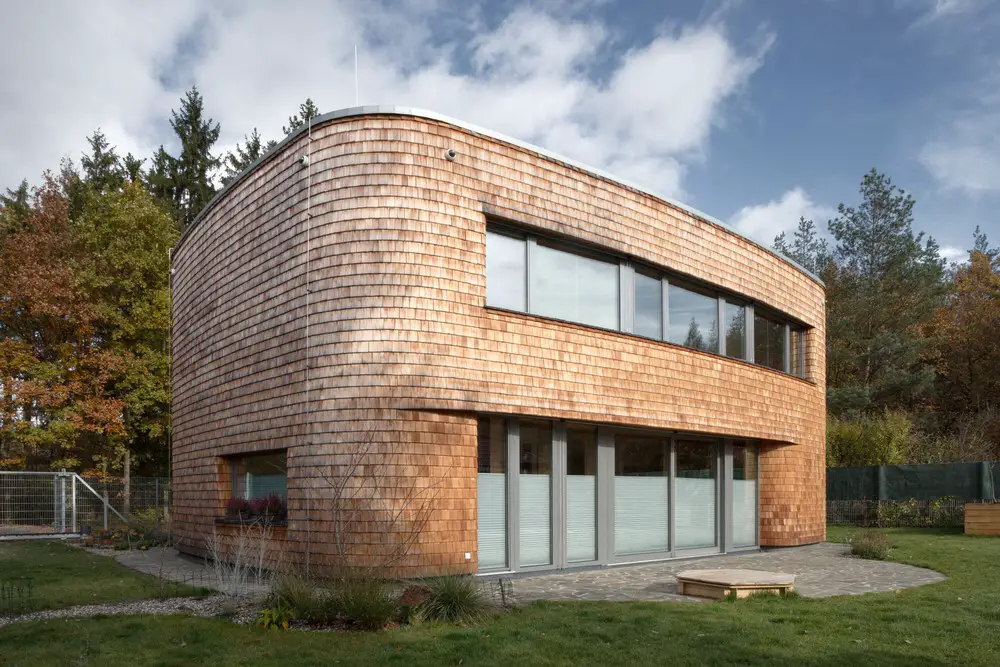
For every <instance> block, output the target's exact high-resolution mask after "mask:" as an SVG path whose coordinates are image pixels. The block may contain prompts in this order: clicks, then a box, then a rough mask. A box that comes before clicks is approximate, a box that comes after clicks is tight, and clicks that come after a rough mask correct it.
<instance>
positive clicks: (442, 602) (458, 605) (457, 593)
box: [418, 576, 493, 623]
mask: <svg viewBox="0 0 1000 667" xmlns="http://www.w3.org/2000/svg"><path fill="white" fill-rule="evenodd" d="M492 611H493V605H492V604H491V603H490V601H489V600H488V599H487V597H486V594H485V592H484V591H483V587H482V586H481V585H480V583H479V582H478V581H476V580H475V579H474V578H473V577H470V576H450V577H441V578H439V579H432V580H430V581H428V582H426V595H425V598H424V600H423V602H421V603H420V605H419V606H418V613H419V614H420V615H421V616H422V617H423V618H426V619H429V620H436V621H450V622H453V623H475V622H476V621H480V620H482V619H484V618H486V617H487V616H488V615H489V614H490V612H492Z"/></svg>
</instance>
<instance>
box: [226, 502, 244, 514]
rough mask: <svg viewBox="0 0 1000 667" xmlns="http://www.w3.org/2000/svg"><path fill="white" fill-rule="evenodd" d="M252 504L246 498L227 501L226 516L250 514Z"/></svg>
mask: <svg viewBox="0 0 1000 667" xmlns="http://www.w3.org/2000/svg"><path fill="white" fill-rule="evenodd" d="M249 513H250V503H249V501H247V500H246V499H245V498H230V499H228V500H227V501H226V514H249Z"/></svg>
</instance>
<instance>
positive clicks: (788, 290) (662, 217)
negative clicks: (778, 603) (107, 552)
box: [172, 107, 825, 576]
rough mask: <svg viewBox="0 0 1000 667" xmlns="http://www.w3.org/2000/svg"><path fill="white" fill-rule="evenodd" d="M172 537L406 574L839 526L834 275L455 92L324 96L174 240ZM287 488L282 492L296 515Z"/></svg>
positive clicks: (535, 563)
mask: <svg viewBox="0 0 1000 667" xmlns="http://www.w3.org/2000/svg"><path fill="white" fill-rule="evenodd" d="M172 280H173V339H172V346H173V359H174V361H173V364H174V365H173V386H174V404H173V410H174V412H173V446H172V454H173V475H174V482H173V483H174V505H175V519H174V521H175V527H176V528H175V532H176V541H177V545H178V547H179V548H180V549H181V550H182V551H185V552H189V553H196V554H197V553H203V552H204V549H205V540H206V539H207V537H208V536H209V535H211V534H212V532H213V531H220V530H221V531H232V530H236V529H237V528H238V527H234V526H233V525H232V524H233V521H232V520H227V519H225V516H224V515H225V511H226V510H225V508H226V504H227V500H228V499H230V498H233V497H242V498H246V499H248V500H250V499H253V498H255V497H258V496H262V495H270V494H274V495H277V496H280V497H282V498H284V499H287V519H286V520H280V521H277V522H275V523H276V526H275V528H274V530H275V535H276V536H277V539H279V540H280V542H281V544H282V548H283V549H284V557H285V559H286V560H287V561H289V562H295V563H300V564H302V563H309V564H310V565H311V566H312V567H317V568H324V567H338V566H351V565H363V564H370V563H372V562H384V563H385V564H387V565H391V566H392V569H393V570H394V571H395V572H397V573H399V574H402V575H407V576H429V575H436V574H442V573H455V572H470V573H472V572H481V573H483V572H503V571H529V570H536V569H539V570H541V569H559V568H568V567H574V566H581V565H598V564H613V563H626V562H641V561H650V560H657V559H666V558H677V557H684V556H691V555H702V554H711V553H720V552H734V551H738V550H743V549H757V548H760V547H778V546H792V545H801V544H807V543H812V542H817V541H821V540H823V539H824V537H825V508H824V494H825V468H824V463H825V461H824V458H825V449H824V448H825V444H824V443H825V391H824V387H825V377H824V374H825V359H824V354H825V344H824V328H825V301H824V299H825V295H824V287H823V285H822V283H821V282H820V281H819V279H817V278H816V277H815V276H813V275H811V274H810V273H808V272H807V271H805V270H804V269H802V268H801V267H799V266H797V265H796V264H795V263H794V262H792V261H790V260H788V259H787V258H785V257H783V256H780V255H778V254H776V253H774V252H773V251H771V250H769V249H767V248H765V247H763V246H761V245H760V244H758V243H756V242H754V241H752V240H749V239H747V238H745V237H744V236H742V235H740V234H739V233H738V232H736V231H734V230H733V229H731V228H729V227H728V226H726V225H725V224H724V223H721V222H719V221H718V220H715V219H713V218H710V217H708V216H706V215H704V214H702V213H699V212H697V211H695V210H693V209H691V208H689V207H687V206H684V205H682V204H679V203H677V202H673V201H671V200H668V199H664V198H662V197H658V196H655V195H653V194H650V193H649V192H646V191H645V190H643V189H641V188H639V187H636V186H633V185H629V184H627V183H624V182H622V181H620V180H618V179H616V178H614V177H613V176H610V175H608V174H605V173H602V172H600V171H597V170H595V169H592V168H589V167H586V166H583V165H580V164H577V163H575V162H573V161H571V160H568V159H565V158H562V157H559V156H556V155H553V154H551V153H549V152H548V151H545V150H543V149H541V148H538V147H535V146H531V145H528V144H525V143H523V142H520V141H517V140H514V139H511V138H507V137H504V136H501V135H499V134H496V133H494V132H491V131H488V130H484V129H481V128H477V127H474V126H471V125H468V124H466V123H462V122H459V121H456V120H453V119H449V118H446V117H443V116H440V115H438V114H435V113H430V112H424V111H418V110H413V109H409V108H400V107H359V108H354V109H348V110H344V111H337V112H333V113H330V114H326V115H324V116H320V117H318V118H316V119H313V121H312V122H311V123H310V125H309V126H307V127H303V128H301V129H300V130H299V131H298V132H296V133H294V134H292V135H291V136H289V137H288V138H287V139H286V140H285V141H283V142H282V143H281V144H279V145H278V146H277V147H276V148H274V149H273V150H271V151H269V152H268V153H267V154H266V155H265V156H264V157H262V158H261V159H260V160H258V161H257V163H256V164H254V165H252V166H251V167H250V168H249V169H248V170H247V171H246V172H245V173H243V174H242V175H241V176H240V177H238V178H237V179H236V180H235V181H234V182H233V183H231V184H230V185H229V186H228V187H227V188H225V189H224V190H223V191H222V192H220V193H219V194H218V195H217V196H216V198H215V199H214V200H213V201H212V202H211V203H210V204H209V206H208V207H206V209H205V210H204V211H203V212H202V213H201V215H200V216H199V218H198V219H197V220H196V221H195V222H194V223H193V224H192V225H191V226H190V227H189V229H187V230H186V231H185V233H184V235H183V237H182V238H181V240H180V242H179V243H178V246H177V247H176V248H175V250H174V253H173V273H172ZM283 517H284V515H282V518H283Z"/></svg>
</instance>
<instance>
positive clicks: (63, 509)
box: [59, 468, 66, 533]
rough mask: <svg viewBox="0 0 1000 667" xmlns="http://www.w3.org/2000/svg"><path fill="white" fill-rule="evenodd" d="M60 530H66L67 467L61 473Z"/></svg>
mask: <svg viewBox="0 0 1000 667" xmlns="http://www.w3.org/2000/svg"><path fill="white" fill-rule="evenodd" d="M59 532H60V533H65V532H66V468H63V469H62V472H60V473H59Z"/></svg>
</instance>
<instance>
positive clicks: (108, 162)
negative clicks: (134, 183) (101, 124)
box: [80, 128, 125, 192]
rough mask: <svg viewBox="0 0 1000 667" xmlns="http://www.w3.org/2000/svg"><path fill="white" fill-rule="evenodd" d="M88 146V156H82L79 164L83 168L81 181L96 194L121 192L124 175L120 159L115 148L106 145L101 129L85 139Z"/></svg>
mask: <svg viewBox="0 0 1000 667" xmlns="http://www.w3.org/2000/svg"><path fill="white" fill-rule="evenodd" d="M87 143H89V144H90V154H89V155H88V154H86V153H84V154H83V157H82V158H81V159H80V164H81V165H82V166H83V179H84V180H85V181H86V182H87V184H88V185H89V186H90V187H91V188H93V189H94V190H95V191H96V192H111V191H114V190H121V189H122V186H124V185H125V174H124V171H123V169H122V162H121V159H120V158H119V157H118V153H117V152H116V151H115V147H114V146H112V145H110V144H109V143H108V139H107V137H105V136H104V133H103V132H101V128H97V129H96V130H94V133H93V134H92V135H90V136H89V137H87Z"/></svg>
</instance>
